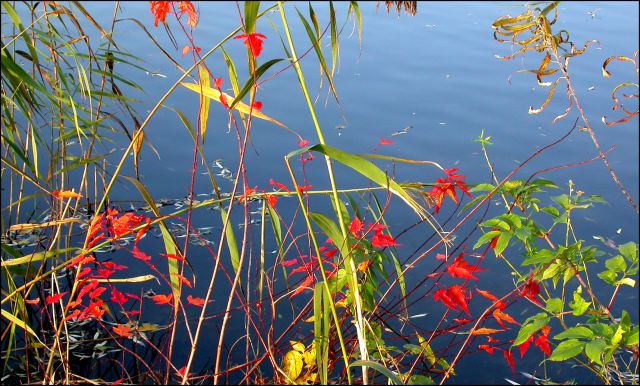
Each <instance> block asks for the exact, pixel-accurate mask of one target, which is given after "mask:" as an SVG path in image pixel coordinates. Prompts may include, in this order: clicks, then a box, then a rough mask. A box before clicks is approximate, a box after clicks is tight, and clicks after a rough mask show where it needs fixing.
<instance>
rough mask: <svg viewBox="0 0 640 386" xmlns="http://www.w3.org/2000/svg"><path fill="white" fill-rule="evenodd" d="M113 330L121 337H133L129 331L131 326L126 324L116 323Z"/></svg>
mask: <svg viewBox="0 0 640 386" xmlns="http://www.w3.org/2000/svg"><path fill="white" fill-rule="evenodd" d="M113 332H115V333H116V334H118V335H119V336H121V337H123V338H131V337H133V334H132V333H131V327H129V326H127V325H126V324H118V325H117V326H115V327H113Z"/></svg>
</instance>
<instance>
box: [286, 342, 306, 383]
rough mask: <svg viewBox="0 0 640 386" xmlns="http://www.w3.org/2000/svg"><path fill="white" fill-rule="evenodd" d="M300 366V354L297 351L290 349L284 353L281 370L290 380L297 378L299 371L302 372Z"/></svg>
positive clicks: (301, 364) (301, 365)
mask: <svg viewBox="0 0 640 386" xmlns="http://www.w3.org/2000/svg"><path fill="white" fill-rule="evenodd" d="M302 367H303V363H302V354H300V353H299V352H298V351H294V350H291V351H289V352H288V353H286V354H284V358H282V371H283V372H284V373H285V375H286V376H287V377H288V378H289V380H290V381H291V382H293V381H295V380H296V379H298V377H299V376H300V373H302Z"/></svg>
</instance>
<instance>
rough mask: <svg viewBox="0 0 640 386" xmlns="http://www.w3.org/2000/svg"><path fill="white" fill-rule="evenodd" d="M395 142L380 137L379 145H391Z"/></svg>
mask: <svg viewBox="0 0 640 386" xmlns="http://www.w3.org/2000/svg"><path fill="white" fill-rule="evenodd" d="M393 144H395V142H393V141H389V140H388V139H384V137H380V145H393Z"/></svg>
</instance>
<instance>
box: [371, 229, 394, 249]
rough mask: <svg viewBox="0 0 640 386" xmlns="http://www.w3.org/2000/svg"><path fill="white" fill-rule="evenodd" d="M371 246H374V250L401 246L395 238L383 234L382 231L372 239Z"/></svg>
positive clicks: (377, 232)
mask: <svg viewBox="0 0 640 386" xmlns="http://www.w3.org/2000/svg"><path fill="white" fill-rule="evenodd" d="M371 245H373V247H374V248H382V247H391V246H399V245H400V244H398V243H397V242H396V240H395V239H394V238H393V237H391V236H389V235H387V234H385V233H382V231H376V233H375V235H374V236H373V238H372V239H371Z"/></svg>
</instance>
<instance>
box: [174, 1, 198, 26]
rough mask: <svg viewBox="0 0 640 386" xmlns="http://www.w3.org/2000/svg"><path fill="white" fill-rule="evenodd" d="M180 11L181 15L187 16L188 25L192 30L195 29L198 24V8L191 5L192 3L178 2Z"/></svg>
mask: <svg viewBox="0 0 640 386" xmlns="http://www.w3.org/2000/svg"><path fill="white" fill-rule="evenodd" d="M178 10H179V11H180V15H182V14H183V13H186V14H187V25H188V26H189V27H191V28H193V27H195V26H196V24H198V14H197V13H196V8H195V7H194V6H193V4H191V2H190V1H178Z"/></svg>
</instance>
